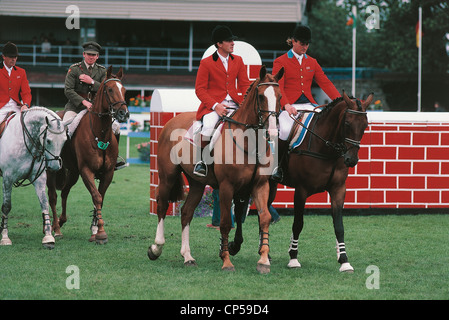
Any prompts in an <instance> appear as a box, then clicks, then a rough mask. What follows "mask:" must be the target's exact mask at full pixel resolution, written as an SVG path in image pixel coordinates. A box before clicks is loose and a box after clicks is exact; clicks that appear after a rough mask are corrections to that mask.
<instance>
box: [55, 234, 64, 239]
mask: <svg viewBox="0 0 449 320" xmlns="http://www.w3.org/2000/svg"><path fill="white" fill-rule="evenodd" d="M62 238H64V236H63V234H62V233H58V234H56V233H55V239H62Z"/></svg>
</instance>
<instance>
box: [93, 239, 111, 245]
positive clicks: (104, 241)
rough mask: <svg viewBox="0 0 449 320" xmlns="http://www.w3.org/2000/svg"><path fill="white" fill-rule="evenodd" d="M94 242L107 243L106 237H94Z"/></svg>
mask: <svg viewBox="0 0 449 320" xmlns="http://www.w3.org/2000/svg"><path fill="white" fill-rule="evenodd" d="M95 243H96V244H106V243H108V238H105V239H98V238H95Z"/></svg>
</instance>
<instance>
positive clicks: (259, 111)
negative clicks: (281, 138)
mask: <svg viewBox="0 0 449 320" xmlns="http://www.w3.org/2000/svg"><path fill="white" fill-rule="evenodd" d="M263 85H268V86H279V83H277V82H261V83H259V84H258V85H257V86H256V89H258V88H259V87H260V86H263ZM256 108H257V110H256V112H257V117H258V119H259V123H258V124H257V125H252V124H247V123H242V122H239V121H236V120H234V119H232V118H230V117H228V116H223V117H222V120H223V121H227V122H229V123H234V124H238V125H241V126H244V127H245V128H247V129H254V130H257V129H262V128H264V126H265V123H266V122H267V121H268V119H269V117H270V116H275V117H276V119H277V118H278V117H279V114H280V112H276V111H270V110H262V109H261V108H260V102H259V95H256ZM263 113H268V116H267V117H266V118H265V121H264V120H263V117H262V114H263Z"/></svg>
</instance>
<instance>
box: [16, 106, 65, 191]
mask: <svg viewBox="0 0 449 320" xmlns="http://www.w3.org/2000/svg"><path fill="white" fill-rule="evenodd" d="M27 112H28V111H23V112H21V115H20V123H21V125H22V134H23V142H24V144H25V147H26V149H27V151H28V153H29V154H30V155H31V156H32V157H33V160H32V162H31V166H30V170H29V171H28V174H27V175H26V176H27V177H26V178H23V179H22V180H20V181H17V182H15V183H14V187H21V186H22V187H25V186H29V185H31V184H33V183H34V182H35V181H36V180H37V179H38V178H39V177H40V176H41V174H42V173H43V172H44V170H45V169H46V168H47V163H48V161H53V160H58V161H62V159H61V157H59V156H56V155H54V154H53V153H51V152H50V151H49V150H48V149H47V148H46V140H47V131H49V132H51V133H53V134H62V133H65V128H64V129H63V130H61V131H55V130H52V129H51V128H50V127H49V126H48V125H47V127H46V128H45V129H44V130H43V131H42V132H41V133H39V135H38V136H37V141H36V140H34V139H33V137H32V136H31V134H30V132H29V131H28V128H27V127H26V125H25V120H24V119H25V114H26V113H27ZM53 120H56V119H53ZM42 135H43V143H42V144H41V143H40V141H39V137H40V136H42ZM26 138H28V140H29V141H31V144H32V146H31V147H30V146H29V145H28V144H27V142H26V141H27V139H26ZM33 147H34V149H35V150H36V151H37V154H35V153H33V151H32V149H33ZM45 152H47V153H49V154H50V155H51V156H52V157H53V159H47V158H46V157H45ZM41 159H42V160H41ZM36 161H40V164H39V168H38V170H37V173H36V175H35V177H34V179H33V180H30V182H29V183H27V184H25V183H24V182H25V180H26V179H28V178H29V177H30V175H31V173H32V172H33V168H34V165H35V162H36ZM44 162H45V166H44V165H43V164H44Z"/></svg>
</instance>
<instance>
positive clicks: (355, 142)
mask: <svg viewBox="0 0 449 320" xmlns="http://www.w3.org/2000/svg"><path fill="white" fill-rule="evenodd" d="M356 103H357V106H358V107H359V108H360V109H361V103H360V101H359V100H356ZM346 113H351V114H355V115H366V111H359V110H352V109H349V108H347V109H346V110H345V120H346ZM343 137H344V141H345V142H346V143H349V144H350V145H351V147H349V148H346V146H345V152H347V151H348V150H350V149H351V148H357V149H360V140H353V139H350V138H346V135H345V132H344V129H343Z"/></svg>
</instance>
